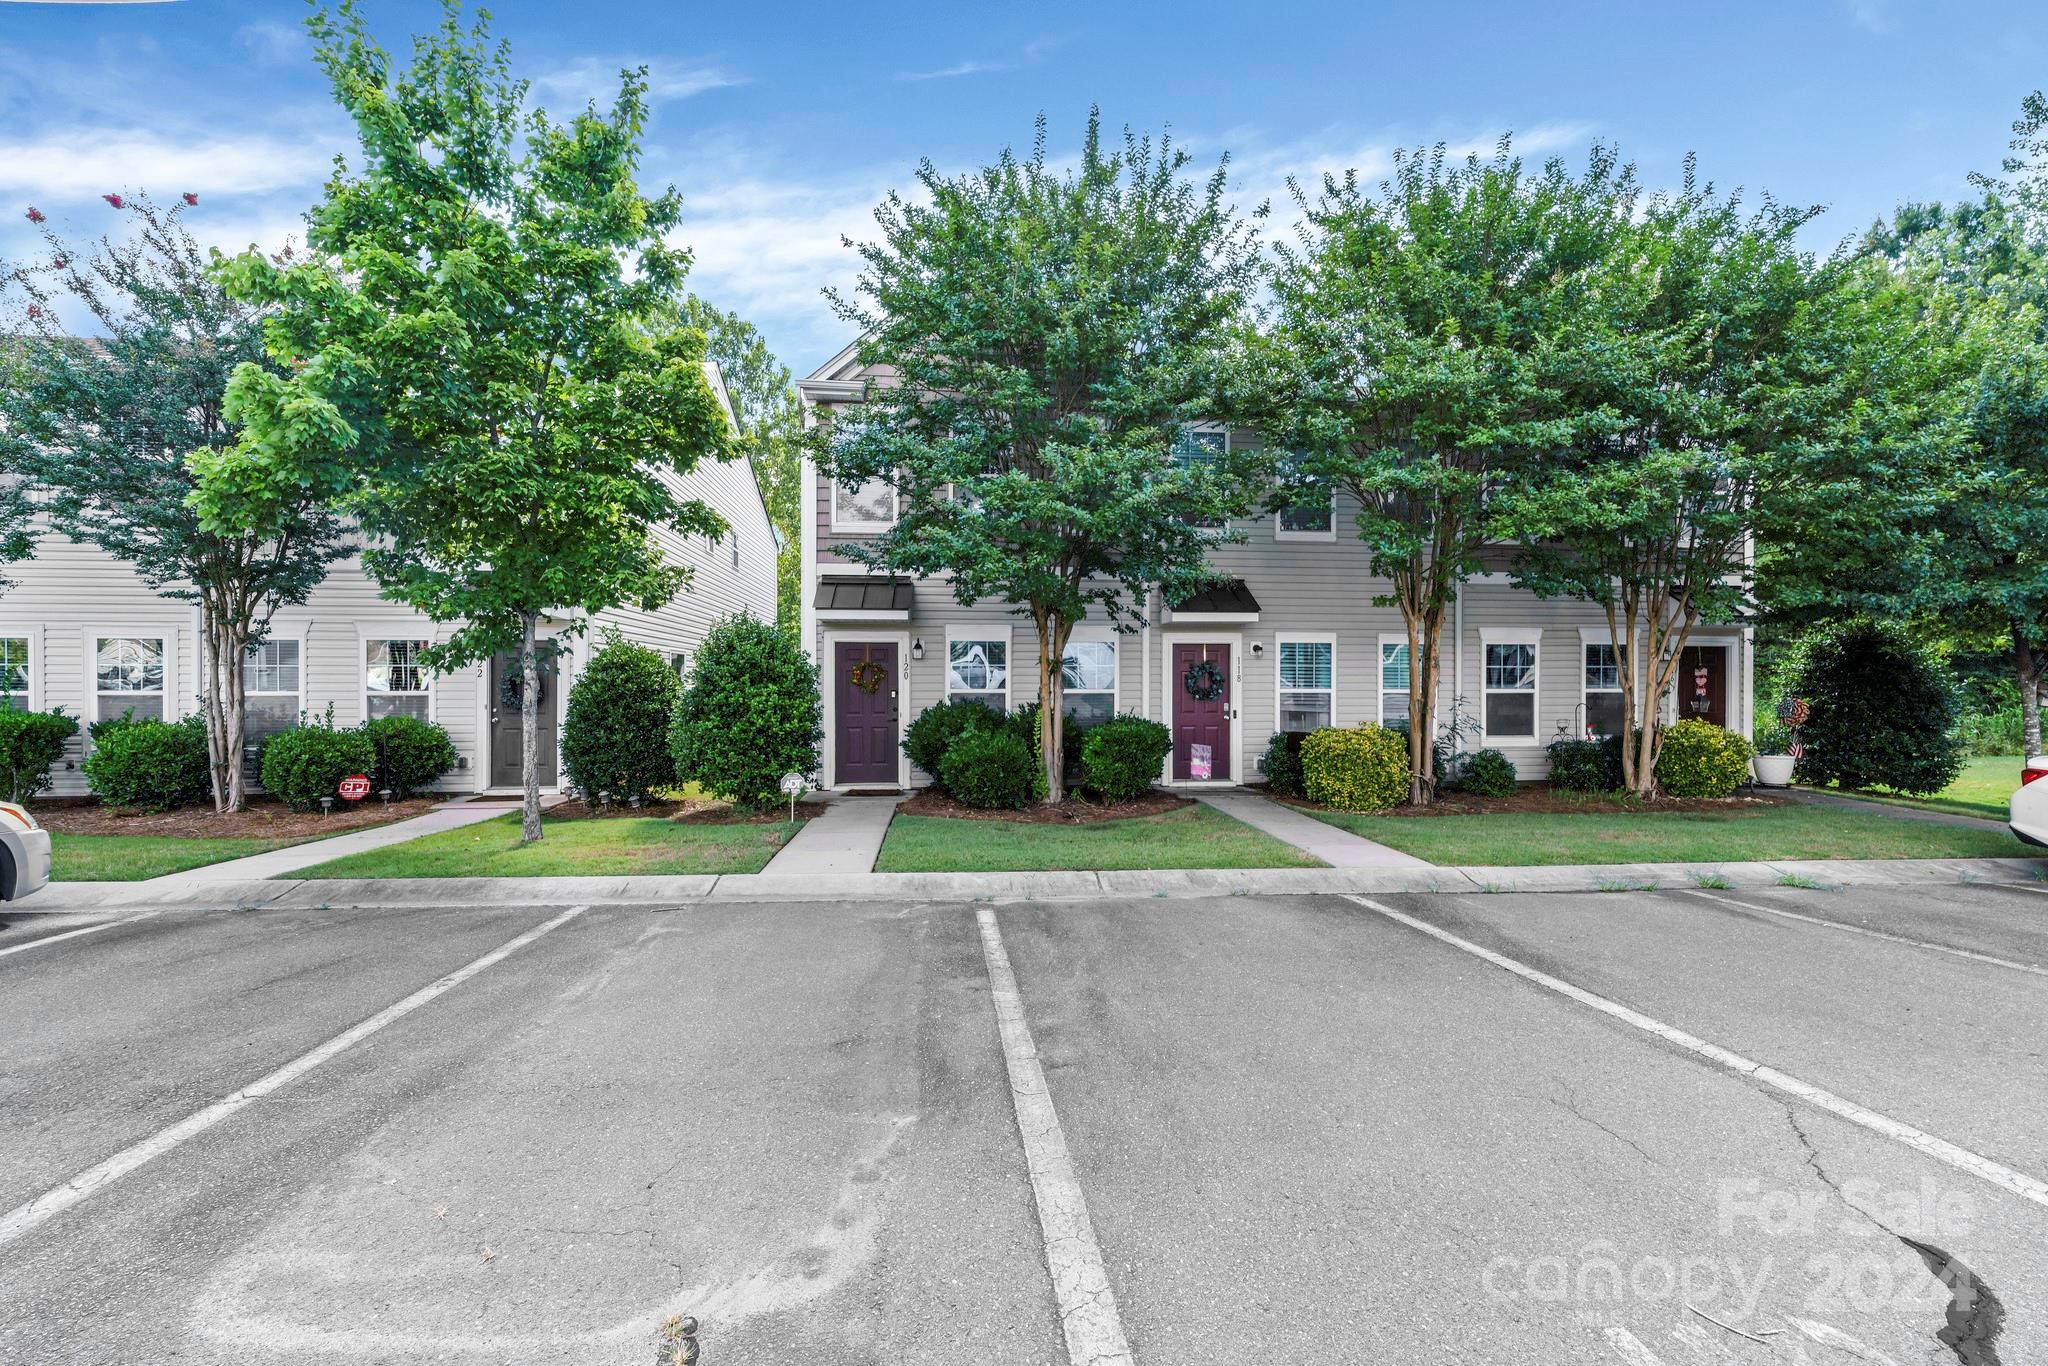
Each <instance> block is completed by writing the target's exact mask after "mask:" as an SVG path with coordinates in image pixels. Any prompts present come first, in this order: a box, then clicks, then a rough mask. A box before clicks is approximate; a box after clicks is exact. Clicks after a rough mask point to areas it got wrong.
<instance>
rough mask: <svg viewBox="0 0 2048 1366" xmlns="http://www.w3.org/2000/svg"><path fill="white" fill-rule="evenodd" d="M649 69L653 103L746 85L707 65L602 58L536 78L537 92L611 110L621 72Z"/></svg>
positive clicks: (578, 62) (578, 61) (579, 105)
mask: <svg viewBox="0 0 2048 1366" xmlns="http://www.w3.org/2000/svg"><path fill="white" fill-rule="evenodd" d="M640 66H645V67H646V68H647V98H648V100H649V102H650V103H654V104H663V103H666V102H668V101H670V100H686V99H688V98H690V97H691V96H692V95H701V94H703V93H704V92H705V91H707V90H722V89H724V88H726V87H727V86H734V85H745V84H747V79H746V77H744V76H739V75H735V74H734V73H732V72H730V71H727V70H725V69H724V68H723V67H719V66H714V65H710V64H707V63H701V62H699V63H692V62H683V61H676V60H673V59H670V58H665V57H644V58H635V59H626V60H620V61H610V60H606V59H604V58H600V57H579V58H577V59H576V60H575V61H573V62H570V63H568V64H566V65H564V66H558V67H555V68H554V69H553V70H551V71H548V72H545V73H543V74H542V75H539V76H536V77H535V78H534V81H533V84H534V88H535V89H536V90H539V91H541V92H543V93H545V94H548V95H553V96H555V97H557V98H558V99H560V100H563V101H567V102H568V103H571V104H573V105H575V106H576V108H578V109H581V108H582V107H583V106H584V105H587V104H589V103H590V102H591V101H593V100H595V101H596V102H597V103H598V104H599V105H600V106H601V107H608V106H609V105H610V104H611V102H612V101H613V100H614V99H616V98H617V97H618V93H619V72H620V71H622V70H630V69H632V68H635V67H640Z"/></svg>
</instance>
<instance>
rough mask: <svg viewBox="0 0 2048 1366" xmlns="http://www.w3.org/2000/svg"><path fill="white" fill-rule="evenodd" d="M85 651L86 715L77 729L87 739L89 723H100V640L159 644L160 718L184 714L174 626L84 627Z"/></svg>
mask: <svg viewBox="0 0 2048 1366" xmlns="http://www.w3.org/2000/svg"><path fill="white" fill-rule="evenodd" d="M82 638H83V644H84V648H85V700H86V707H85V711H86V715H85V717H84V718H83V719H82V720H81V721H80V722H79V729H80V730H81V731H83V732H85V733H86V734H87V735H88V736H89V735H90V734H91V731H92V726H93V723H94V722H96V721H100V720H104V719H107V718H104V717H102V716H101V715H100V668H99V663H100V642H101V641H102V640H119V639H123V638H128V639H133V640H155V641H161V642H162V643H163V647H164V690H163V698H164V709H163V719H164V720H166V721H176V720H178V719H179V718H180V717H182V716H183V715H184V714H185V712H184V709H183V707H181V706H180V705H179V704H180V702H181V701H182V700H183V698H184V696H185V690H184V689H183V688H182V687H180V686H179V682H178V680H179V679H180V677H181V675H180V674H179V672H178V628H177V627H175V626H88V627H86V628H85V629H84V631H83V637H82ZM150 695H151V694H149V693H135V694H132V696H136V697H148V696H150Z"/></svg>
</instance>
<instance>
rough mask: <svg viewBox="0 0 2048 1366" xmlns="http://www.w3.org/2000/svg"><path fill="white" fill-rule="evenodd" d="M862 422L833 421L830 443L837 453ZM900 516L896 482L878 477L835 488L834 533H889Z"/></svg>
mask: <svg viewBox="0 0 2048 1366" xmlns="http://www.w3.org/2000/svg"><path fill="white" fill-rule="evenodd" d="M858 421H859V419H857V418H854V417H851V416H847V417H837V418H834V419H833V422H832V431H831V441H832V445H833V447H834V448H835V449H837V448H838V447H840V446H841V445H843V444H844V443H845V442H846V441H847V440H848V439H849V438H851V437H852V436H853V434H854V431H855V430H856V425H855V424H856V423H857V422H858ZM899 512H900V508H899V507H898V503H897V493H896V484H895V481H894V480H891V479H889V478H886V477H882V476H878V477H876V478H873V479H868V480H865V481H863V482H861V483H858V484H841V483H835V484H834V485H833V486H832V529H833V530H834V531H886V530H888V529H889V528H890V527H892V526H894V525H896V518H897V516H898V514H899Z"/></svg>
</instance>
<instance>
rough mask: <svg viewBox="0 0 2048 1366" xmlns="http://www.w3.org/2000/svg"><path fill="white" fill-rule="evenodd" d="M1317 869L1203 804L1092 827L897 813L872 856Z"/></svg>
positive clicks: (1062, 865)
mask: <svg viewBox="0 0 2048 1366" xmlns="http://www.w3.org/2000/svg"><path fill="white" fill-rule="evenodd" d="M1320 867H1322V864H1320V863H1318V862H1317V861H1316V860H1315V859H1312V858H1310V857H1309V856H1308V855H1306V854H1304V853H1301V852H1300V851H1299V850H1296V849H1294V848H1292V847H1291V846H1289V845H1285V844H1282V843H1281V842H1280V841H1279V840H1276V839H1274V838H1273V837H1272V836H1270V835H1267V834H1265V833H1263V832H1261V831H1258V830H1254V829H1252V828H1251V827H1250V826H1249V825H1246V824H1244V823H1243V822H1242V821H1236V820H1232V819H1231V818H1230V817H1228V816H1226V815H1224V814H1222V813H1221V812H1219V811H1212V810H1210V809H1209V808H1208V807H1206V806H1190V807H1184V808H1182V809H1181V810H1178V811H1167V812H1164V813H1162V814H1160V815H1157V816H1133V817H1131V818H1129V819H1127V820H1112V821H1097V822H1094V823H1092V824H1088V825H1055V824H1041V823H1036V822H1028V821H979V820H959V819H955V818H952V817H947V816H898V817H897V818H896V819H895V820H894V821H893V822H891V823H890V826H889V835H888V838H887V839H885V840H883V841H882V853H881V857H880V858H878V859H876V860H875V871H876V872H878V873H962V872H994V873H1013V872H1041V871H1064V870H1074V869H1080V870H1098V869H1122V868H1320Z"/></svg>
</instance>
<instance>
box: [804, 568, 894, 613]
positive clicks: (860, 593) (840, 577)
mask: <svg viewBox="0 0 2048 1366" xmlns="http://www.w3.org/2000/svg"><path fill="white" fill-rule="evenodd" d="M916 603H917V592H916V590H915V589H914V588H912V587H911V583H910V580H909V579H897V578H881V577H879V576H875V575H868V574H831V575H827V576H825V577H823V578H821V579H819V580H818V592H817V596H816V597H814V598H813V599H812V602H811V605H812V606H814V607H816V608H817V609H818V615H819V617H820V618H822V619H824V620H827V621H829V620H832V619H833V618H835V617H837V618H839V619H841V620H848V619H851V620H857V621H909V620H910V611H911V608H912V607H914V606H915V605H916Z"/></svg>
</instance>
